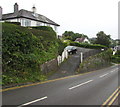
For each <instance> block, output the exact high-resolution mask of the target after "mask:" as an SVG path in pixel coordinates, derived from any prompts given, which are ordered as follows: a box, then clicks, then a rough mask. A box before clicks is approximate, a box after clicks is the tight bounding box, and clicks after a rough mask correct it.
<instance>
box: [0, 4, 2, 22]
mask: <svg viewBox="0 0 120 107" xmlns="http://www.w3.org/2000/svg"><path fill="white" fill-rule="evenodd" d="M1 19H2V7H1V6H0V20H1Z"/></svg>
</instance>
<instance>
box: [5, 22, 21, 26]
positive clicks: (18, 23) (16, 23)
mask: <svg viewBox="0 0 120 107" xmlns="http://www.w3.org/2000/svg"><path fill="white" fill-rule="evenodd" d="M5 23H9V24H15V25H21V23H20V22H7V21H6V22H5Z"/></svg>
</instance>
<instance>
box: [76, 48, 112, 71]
mask: <svg viewBox="0 0 120 107" xmlns="http://www.w3.org/2000/svg"><path fill="white" fill-rule="evenodd" d="M111 56H112V50H111V49H108V50H107V51H104V52H101V53H99V54H96V55H94V56H90V57H88V58H86V59H85V60H84V61H83V62H82V63H81V64H80V66H79V70H78V72H88V71H92V70H96V69H99V68H102V67H105V66H108V65H111Z"/></svg>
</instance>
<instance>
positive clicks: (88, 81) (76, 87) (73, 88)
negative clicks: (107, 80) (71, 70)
mask: <svg viewBox="0 0 120 107" xmlns="http://www.w3.org/2000/svg"><path fill="white" fill-rule="evenodd" d="M92 81H93V80H89V81H86V82H84V83H81V84H79V85H76V86H73V87H71V88H69V90H72V89H74V88H77V87H80V86H82V85H85V84H87V83H89V82H92Z"/></svg>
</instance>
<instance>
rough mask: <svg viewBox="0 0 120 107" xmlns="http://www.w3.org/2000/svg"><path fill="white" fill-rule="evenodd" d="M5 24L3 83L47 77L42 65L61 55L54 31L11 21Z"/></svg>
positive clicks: (3, 35)
mask: <svg viewBox="0 0 120 107" xmlns="http://www.w3.org/2000/svg"><path fill="white" fill-rule="evenodd" d="M2 26H3V29H2V58H3V59H2V62H3V64H2V68H3V85H7V84H12V83H18V82H19V83H22V82H27V81H28V82H31V81H32V82H33V81H36V80H37V81H41V80H43V79H45V77H44V76H43V75H42V73H41V70H40V65H41V64H43V63H45V62H46V61H49V60H51V59H53V58H56V57H57V55H58V47H59V42H58V39H57V38H56V34H55V33H53V32H54V31H53V30H52V31H43V30H38V29H28V28H25V27H21V26H18V25H14V24H10V23H3V24H2ZM43 77H44V78H43Z"/></svg>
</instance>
